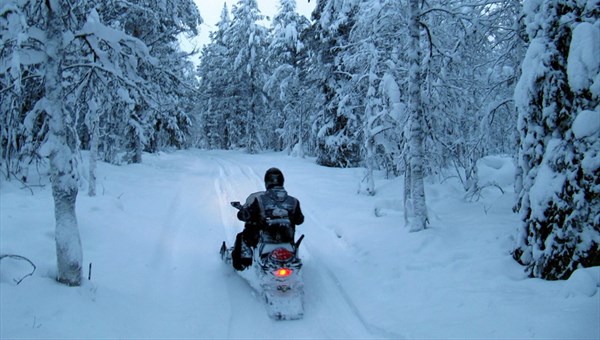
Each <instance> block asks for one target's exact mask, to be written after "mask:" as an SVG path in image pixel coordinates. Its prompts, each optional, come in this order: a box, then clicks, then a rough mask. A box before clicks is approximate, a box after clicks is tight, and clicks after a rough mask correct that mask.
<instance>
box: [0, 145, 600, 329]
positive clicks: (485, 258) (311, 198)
mask: <svg viewBox="0 0 600 340" xmlns="http://www.w3.org/2000/svg"><path fill="white" fill-rule="evenodd" d="M486 162H487V163H490V162H491V163H490V164H491V166H490V165H488V164H486V163H484V164H482V167H481V168H480V179H482V180H484V179H486V178H487V179H492V180H493V181H495V182H496V183H498V184H499V185H501V186H502V188H503V189H504V191H505V192H506V194H504V193H501V192H500V191H499V190H497V189H495V188H491V189H489V190H487V191H485V192H483V193H482V195H483V196H482V198H481V199H480V200H479V201H476V202H468V201H465V200H464V199H462V195H463V193H462V191H461V188H460V183H458V182H457V181H454V180H452V179H448V180H446V181H444V183H442V184H439V183H436V182H435V181H433V182H429V183H428V185H427V195H428V196H427V197H428V209H429V212H430V213H431V227H430V228H429V229H427V230H425V231H423V232H419V233H409V232H408V231H407V230H406V228H404V227H403V215H402V211H401V206H402V204H401V202H399V199H398V198H399V197H401V193H402V179H384V178H382V177H383V176H381V174H380V175H379V176H380V177H379V178H378V182H377V187H376V189H377V195H376V196H374V197H370V196H362V195H356V186H357V183H358V182H360V180H361V178H362V177H363V176H364V172H363V170H362V169H333V168H326V167H320V166H317V165H315V164H314V160H311V159H299V158H294V157H287V156H285V155H284V154H282V153H264V154H260V155H248V154H245V153H243V152H235V151H201V150H185V151H176V152H171V153H161V154H158V155H148V154H146V155H144V162H143V164H135V165H127V166H112V165H108V164H105V163H99V164H98V165H99V168H98V196H96V197H93V198H90V197H87V196H86V194H85V192H84V190H82V191H81V192H80V195H79V197H78V201H77V214H78V220H79V228H80V231H81V239H82V243H83V250H84V265H85V276H86V278H87V275H88V264H90V263H91V264H92V265H93V267H92V273H91V280H89V281H88V280H86V281H85V282H84V284H83V285H82V286H81V287H77V288H69V287H65V286H62V285H60V284H57V283H56V282H55V280H54V278H55V277H56V258H55V256H56V255H55V246H54V240H53V239H54V223H53V203H52V196H51V193H50V187H49V185H48V183H47V177H45V176H42V178H41V179H40V180H39V181H40V183H42V184H44V186H42V187H39V186H32V187H31V188H29V189H24V188H23V187H22V186H21V184H20V183H18V182H16V181H11V182H6V181H3V180H1V179H0V184H1V186H0V253H2V254H18V255H22V256H25V257H27V258H29V259H30V260H32V261H33V262H34V263H35V264H36V266H37V271H36V272H35V274H34V275H33V276H31V277H28V278H26V279H25V280H23V281H22V282H21V283H20V284H19V285H16V284H15V282H14V281H13V280H14V279H15V278H20V277H22V276H23V275H24V274H26V273H28V272H29V271H30V268H29V267H28V265H27V264H26V263H21V262H18V261H12V260H3V261H2V262H0V264H1V267H0V338H1V339H13V338H44V339H47V338H56V339H59V338H60V339H80V338H126V339H132V338H137V339H140V338H169V339H174V338H177V339H181V338H211V339H212V338H277V339H282V338H319V339H321V338H335V339H340V338H344V339H346V338H362V339H365V338H392V339H399V338H593V339H598V337H599V336H600V328H599V327H598V323H597V320H598V318H599V316H600V300H599V299H600V293H599V291H598V287H600V271H599V270H598V268H589V269H585V270H578V271H577V272H576V274H577V275H575V274H574V276H573V279H571V280H568V281H565V282H545V281H541V280H535V279H528V278H527V277H525V276H524V275H523V273H522V268H521V267H520V266H519V265H518V264H516V263H515V262H514V261H513V260H512V258H511V256H510V253H509V250H510V249H511V246H512V243H513V240H512V232H513V226H514V225H515V223H516V221H517V217H516V216H515V215H513V214H512V212H511V207H512V204H513V202H514V201H513V196H512V195H513V194H512V192H511V190H512V188H511V187H512V178H513V172H512V171H511V167H510V164H511V163H510V159H508V158H501V157H496V158H494V157H491V158H488V159H487V160H486ZM492 163H493V164H492ZM272 166H276V167H279V168H280V169H281V170H282V171H283V173H284V174H285V177H286V181H285V187H286V189H287V190H288V191H289V193H290V194H291V195H293V196H295V197H297V198H298V199H299V200H300V202H301V205H302V210H303V212H304V214H305V216H306V220H305V222H304V224H302V225H301V226H299V227H298V229H297V236H299V235H300V234H305V235H306V237H305V239H304V241H303V243H302V246H301V249H300V254H301V256H302V258H303V260H304V267H303V272H304V274H303V277H304V281H305V299H304V300H305V301H304V302H305V314H304V318H303V319H302V320H295V321H275V320H272V319H270V318H269V317H268V316H267V313H266V310H265V308H264V306H263V302H262V299H261V297H259V296H258V295H257V293H256V292H255V291H254V290H253V289H252V288H251V287H250V285H249V284H247V282H246V281H244V279H242V278H241V277H240V276H239V275H237V274H236V273H235V271H234V270H233V269H232V268H231V267H229V266H227V265H226V264H224V263H223V262H222V261H221V259H220V256H219V248H220V245H221V243H222V242H223V241H224V240H225V241H226V242H227V243H228V244H232V243H233V241H234V238H235V235H236V233H238V232H239V231H241V229H242V227H243V224H242V222H240V221H238V220H237V219H236V216H235V214H236V210H235V209H234V208H232V207H231V206H230V205H229V202H230V201H235V200H237V201H244V200H245V199H246V197H247V196H248V195H249V194H250V193H252V192H255V191H259V190H263V174H264V171H265V170H266V169H268V168H269V167H272ZM31 175H32V176H34V175H35V173H34V172H32V174H31ZM37 180H38V179H37V178H32V183H37ZM82 187H84V186H82ZM32 193H33V194H32ZM399 208H400V209H399ZM374 210H377V212H376V213H374V212H375V211H374Z"/></svg>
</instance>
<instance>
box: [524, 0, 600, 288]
mask: <svg viewBox="0 0 600 340" xmlns="http://www.w3.org/2000/svg"><path fill="white" fill-rule="evenodd" d="M524 12H525V15H526V23H527V31H528V34H529V37H530V39H531V41H530V46H529V48H528V50H527V54H526V56H525V59H524V61H523V65H522V71H523V73H522V76H521V78H520V80H519V83H518V84H517V87H516V89H515V103H516V105H517V110H518V113H519V119H518V128H519V138H520V146H519V150H518V155H517V160H518V167H519V168H520V170H521V171H522V176H523V178H522V188H521V190H520V192H519V193H518V201H517V206H516V208H517V209H518V210H519V214H520V216H521V219H522V225H521V227H520V229H519V234H518V237H517V245H516V248H515V250H514V252H513V257H514V258H515V259H516V260H517V261H518V262H519V263H521V264H523V265H524V266H526V268H527V271H528V272H529V273H530V275H531V276H533V277H539V278H544V279H549V280H557V279H567V278H568V277H569V276H570V275H571V273H572V272H573V271H574V270H576V269H577V268H578V267H579V266H583V267H590V266H598V265H600V199H599V194H600V177H599V176H598V175H597V174H598V168H599V167H600V156H599V155H598V150H600V142H599V137H600V133H599V130H600V59H598V57H597V56H598V55H600V20H599V19H598V18H599V17H600V16H599V14H600V10H599V9H598V6H597V1H593V0H591V1H588V2H587V3H586V2H585V1H580V2H574V1H560V0H554V1H531V2H526V3H525V6H524Z"/></svg>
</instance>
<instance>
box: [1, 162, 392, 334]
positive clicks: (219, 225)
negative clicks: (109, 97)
mask: <svg viewBox="0 0 600 340" xmlns="http://www.w3.org/2000/svg"><path fill="white" fill-rule="evenodd" d="M102 166H103V167H109V168H110V170H109V171H108V172H109V173H110V176H104V177H102V171H103V169H100V177H101V178H103V179H102V180H101V181H100V183H101V185H100V188H99V192H100V194H99V196H98V197H95V198H89V197H87V196H85V193H81V194H80V196H79V199H78V213H79V219H80V228H81V233H82V239H83V243H84V256H85V258H84V261H85V263H86V264H87V263H89V262H91V263H92V264H93V270H92V280H91V281H86V282H85V283H84V285H83V286H82V287H81V288H76V289H71V290H69V291H68V292H67V289H68V288H64V287H61V286H60V285H54V284H51V288H52V290H55V291H56V292H57V294H61V295H62V294H65V293H67V294H73V293H74V292H77V293H75V294H79V295H83V296H82V298H81V299H75V300H74V301H76V304H75V305H74V306H72V308H69V309H68V310H66V311H65V310H63V309H62V308H61V307H60V305H58V304H53V303H51V299H52V293H50V295H49V296H35V297H33V299H32V300H34V301H42V303H41V306H42V308H35V307H34V306H32V312H31V316H29V317H27V319H28V320H29V321H30V322H31V326H32V327H29V325H27V326H26V327H25V328H23V325H19V324H18V323H15V324H12V323H11V325H10V326H9V327H3V328H4V329H3V330H2V332H3V334H19V335H21V336H24V337H33V338H35V337H44V338H73V337H82V338H87V337H90V336H91V337H95V338H362V339H365V338H381V337H382V336H388V337H390V336H391V337H394V338H398V337H399V336H398V335H390V334H391V333H387V332H385V331H382V330H379V329H377V328H376V327H373V326H372V325H369V324H368V323H366V322H365V318H364V317H363V316H362V315H361V314H360V312H359V310H358V308H357V307H356V306H355V304H354V303H353V301H352V299H351V298H350V297H349V296H348V294H347V293H346V292H345V291H344V289H343V286H342V284H341V283H340V280H339V279H338V278H337V277H336V275H335V274H334V271H335V270H340V268H337V269H332V268H330V267H329V266H328V264H327V263H326V261H322V260H321V259H322V258H323V257H328V256H329V254H328V252H327V251H324V250H323V249H322V248H324V249H327V248H325V247H328V245H329V244H335V243H336V242H338V241H337V238H336V236H335V234H334V233H331V232H329V233H327V232H323V230H320V229H322V227H320V226H319V220H318V219H317V218H315V217H314V215H313V214H312V213H311V212H310V210H311V209H314V207H316V206H318V205H319V203H318V202H312V203H311V202H309V201H307V202H302V203H303V204H305V205H306V206H307V207H309V208H308V209H309V210H307V211H306V213H307V221H306V222H305V224H303V225H302V226H301V228H299V233H306V234H307V237H306V239H305V241H304V246H303V247H302V250H301V252H302V255H303V257H304V259H305V266H304V278H305V317H304V318H303V319H302V320H296V321H275V320H272V319H270V318H269V317H268V316H267V313H266V310H265V308H264V306H263V302H262V298H261V297H260V296H258V294H257V293H256V292H255V291H254V290H253V289H252V288H251V287H250V286H249V285H248V284H247V282H245V281H244V280H243V279H242V278H241V277H240V276H238V275H237V274H236V273H235V271H234V270H233V268H231V267H229V266H227V265H226V264H224V263H223V262H222V261H221V259H220V257H219V253H218V250H219V247H220V245H221V242H222V241H223V240H225V241H226V242H227V243H228V244H232V243H233V241H234V239H235V235H236V233H238V232H239V231H241V228H242V226H243V224H242V222H240V221H238V220H237V219H236V217H235V213H236V210H235V209H234V208H232V207H231V206H230V204H229V202H230V201H234V200H239V201H242V202H243V201H244V200H245V198H246V197H247V196H248V194H250V193H252V192H255V191H259V190H263V187H264V185H263V180H262V177H263V173H264V171H265V170H266V169H267V168H268V167H270V166H272V165H271V164H258V163H252V162H250V163H244V162H242V161H240V160H239V155H238V154H235V153H234V154H227V153H222V152H214V153H211V152H205V151H198V152H186V153H173V154H162V155H161V156H160V157H155V156H152V155H147V156H146V157H145V159H144V164H142V165H132V166H127V167H112V166H109V165H106V164H103V165H102ZM290 177H291V178H292V179H290V184H291V183H292V181H293V176H290ZM123 183H127V185H126V186H124V185H123ZM291 193H292V194H294V193H293V192H291ZM46 203H47V204H48V206H47V208H50V203H51V202H50V201H47V202H46ZM48 217H49V218H51V215H50V216H48ZM51 230H52V229H51V226H49V228H48V233H49V234H51ZM92 240H93V241H92ZM48 245H49V247H48V249H47V251H46V253H47V254H49V255H50V256H51V255H52V248H51V246H52V243H51V242H50V240H48ZM334 247H335V246H334ZM331 250H334V251H335V253H337V255H336V256H337V257H338V259H340V258H342V257H349V256H350V255H349V254H344V253H343V252H344V250H343V249H341V248H340V249H338V248H331ZM115 259H117V262H115ZM41 267H42V270H46V274H45V275H47V278H48V279H49V280H50V279H51V277H52V276H53V275H54V273H53V270H54V269H53V259H52V258H51V257H49V258H47V260H46V262H45V263H42V265H41ZM343 270H359V268H357V267H348V268H343ZM86 272H87V270H86ZM23 284H24V285H27V284H29V282H24V283H23ZM38 284H39V283H38ZM46 285H47V283H46ZM20 291H24V290H20ZM20 291H19V290H17V292H20ZM2 298H3V299H15V301H8V303H18V301H16V300H19V299H22V300H24V301H28V300H29V299H25V297H23V296H19V295H18V294H17V295H15V296H11V297H9V298H7V297H5V296H4V295H3V296H2ZM67 300H68V301H71V299H69V298H67ZM3 303H4V301H3ZM4 318H5V316H3V326H4V324H5V323H6V322H4V321H5V319H4ZM16 319H18V318H16ZM73 319H74V320H75V322H76V324H77V326H76V327H73V328H70V329H64V328H60V327H57V328H54V327H48V325H49V324H69V323H71V322H72V321H73ZM6 320H10V317H8V318H7V319H6ZM9 323H10V322H9Z"/></svg>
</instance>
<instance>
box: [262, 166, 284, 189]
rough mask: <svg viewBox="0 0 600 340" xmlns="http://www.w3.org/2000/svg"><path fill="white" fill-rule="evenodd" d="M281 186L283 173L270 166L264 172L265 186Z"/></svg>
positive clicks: (269, 187)
mask: <svg viewBox="0 0 600 340" xmlns="http://www.w3.org/2000/svg"><path fill="white" fill-rule="evenodd" d="M282 186H283V173H282V172H281V170H279V169H277V168H270V169H269V170H267V172H265V187H266V188H267V189H271V188H272V187H282Z"/></svg>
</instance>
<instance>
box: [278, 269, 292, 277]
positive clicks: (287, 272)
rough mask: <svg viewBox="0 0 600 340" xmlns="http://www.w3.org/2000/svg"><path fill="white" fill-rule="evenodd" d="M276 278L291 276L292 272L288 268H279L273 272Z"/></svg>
mask: <svg viewBox="0 0 600 340" xmlns="http://www.w3.org/2000/svg"><path fill="white" fill-rule="evenodd" d="M273 274H275V276H277V277H288V276H290V275H292V270H291V269H289V268H279V269H277V270H276V271H274V272H273Z"/></svg>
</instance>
